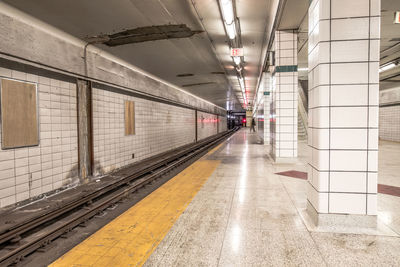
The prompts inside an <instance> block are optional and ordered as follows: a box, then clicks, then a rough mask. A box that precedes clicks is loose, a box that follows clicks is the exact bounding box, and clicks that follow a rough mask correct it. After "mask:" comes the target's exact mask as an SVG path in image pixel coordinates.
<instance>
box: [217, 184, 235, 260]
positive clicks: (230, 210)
mask: <svg viewBox="0 0 400 267" xmlns="http://www.w3.org/2000/svg"><path fill="white" fill-rule="evenodd" d="M236 188H237V180H236V181H235V190H233V194H232V198H231V205H230V207H229V214H228V220H227V221H226V224H225V231H224V237H223V239H222V244H221V249H220V251H219V255H218V262H217V266H220V261H221V255H222V249H223V248H224V243H225V238H226V233H227V231H228V225H229V221H230V218H231V213H232V206H233V199H234V197H235V192H236Z"/></svg>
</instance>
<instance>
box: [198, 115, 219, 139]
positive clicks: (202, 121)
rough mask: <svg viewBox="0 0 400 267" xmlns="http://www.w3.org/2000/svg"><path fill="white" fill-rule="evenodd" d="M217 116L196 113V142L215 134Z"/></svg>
mask: <svg viewBox="0 0 400 267" xmlns="http://www.w3.org/2000/svg"><path fill="white" fill-rule="evenodd" d="M217 131H218V129H217V115H213V114H209V113H205V112H201V111H198V112H197V140H198V141H199V140H202V139H204V138H207V137H210V136H212V135H215V134H217V133H218V132H217Z"/></svg>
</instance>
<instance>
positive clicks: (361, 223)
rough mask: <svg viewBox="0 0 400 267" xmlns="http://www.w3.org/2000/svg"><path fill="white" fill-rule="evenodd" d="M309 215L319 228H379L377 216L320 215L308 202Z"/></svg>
mask: <svg viewBox="0 0 400 267" xmlns="http://www.w3.org/2000/svg"><path fill="white" fill-rule="evenodd" d="M307 214H308V215H309V217H310V218H311V220H312V222H313V223H314V224H315V226H318V227H319V226H321V227H328V228H331V227H357V228H372V229H376V228H377V216H376V215H354V214H333V213H318V212H317V211H316V210H315V208H314V207H313V206H312V205H311V204H310V202H307Z"/></svg>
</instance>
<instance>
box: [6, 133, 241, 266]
mask: <svg viewBox="0 0 400 267" xmlns="http://www.w3.org/2000/svg"><path fill="white" fill-rule="evenodd" d="M235 131H236V129H233V130H230V131H227V132H225V133H222V134H219V135H217V136H214V137H211V138H207V139H205V140H202V141H199V142H197V143H195V144H192V145H187V146H184V147H181V148H179V149H176V150H173V151H169V152H166V153H163V154H160V155H158V156H155V157H152V158H150V159H147V160H144V161H142V162H139V163H137V164H134V165H132V166H130V167H128V168H124V169H121V170H120V171H118V172H116V173H113V174H111V175H109V176H107V177H104V178H102V179H101V180H97V181H93V182H91V183H89V184H86V185H82V186H78V188H77V189H76V190H74V192H75V191H77V190H78V191H79V192H78V193H76V194H70V195H72V196H69V197H68V192H63V194H65V195H66V198H63V199H62V200H59V199H57V200H55V201H53V202H56V203H55V204H54V203H53V204H54V205H49V207H48V208H46V209H44V210H41V212H37V213H36V214H33V215H31V216H27V217H26V218H24V219H22V220H20V221H16V222H12V223H10V222H4V219H5V218H4V216H6V214H0V215H3V219H2V220H3V225H2V228H0V266H9V265H11V264H15V263H18V262H20V261H21V260H23V259H24V257H26V256H27V255H29V254H31V253H33V252H34V251H36V250H38V249H44V248H45V247H46V246H47V245H48V244H50V243H51V242H52V241H53V240H55V239H56V238H58V237H60V236H66V234H67V233H68V232H70V231H71V230H72V229H74V228H75V227H77V226H79V225H82V224H85V223H87V221H88V220H90V219H91V218H92V217H94V216H95V215H97V214H99V213H101V212H103V211H104V210H105V209H107V208H109V207H111V206H113V205H115V204H116V203H118V202H119V201H121V200H123V199H124V198H125V197H127V196H128V195H129V194H131V193H132V192H134V191H136V190H138V189H139V188H141V187H143V186H145V185H146V184H149V183H151V182H152V181H154V180H155V179H157V178H159V177H161V176H162V175H164V174H165V173H167V172H169V171H171V170H172V169H174V168H176V167H178V166H181V165H182V164H184V163H185V162H187V161H188V160H190V159H192V158H194V157H196V156H198V155H200V154H202V153H204V152H205V151H207V150H209V149H210V148H211V147H213V146H215V145H216V144H218V143H220V142H222V141H223V140H225V139H226V138H228V137H229V136H230V135H232V134H233V133H234V132H235ZM66 191H67V190H66ZM61 197H62V195H61V196H60V197H59V198H61ZM57 201H58V202H57ZM37 205H40V202H39V203H38V204H37ZM16 217H18V216H16Z"/></svg>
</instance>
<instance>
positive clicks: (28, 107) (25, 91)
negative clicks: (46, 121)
mask: <svg viewBox="0 0 400 267" xmlns="http://www.w3.org/2000/svg"><path fill="white" fill-rule="evenodd" d="M36 94H37V92H36V85H35V84H32V83H25V82H20V81H14V80H8V79H2V80H1V122H2V125H1V127H2V135H1V137H2V148H3V149H7V148H16V147H26V146H35V145H38V144H39V129H38V118H37V97H36Z"/></svg>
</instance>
